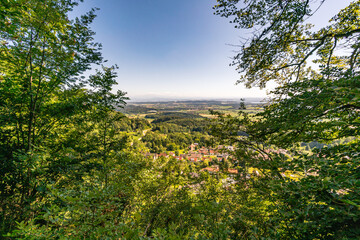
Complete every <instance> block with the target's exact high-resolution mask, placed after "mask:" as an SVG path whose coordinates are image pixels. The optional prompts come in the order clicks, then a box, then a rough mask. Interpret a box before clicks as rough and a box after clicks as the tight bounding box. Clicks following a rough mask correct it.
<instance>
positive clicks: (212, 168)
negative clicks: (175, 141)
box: [143, 143, 238, 174]
mask: <svg viewBox="0 0 360 240" xmlns="http://www.w3.org/2000/svg"><path fill="white" fill-rule="evenodd" d="M188 149H189V150H188V152H187V153H184V154H178V155H176V154H175V153H174V152H167V153H165V152H163V153H160V154H157V153H149V152H147V153H143V155H144V156H145V157H147V158H149V159H152V160H156V159H158V158H160V157H165V158H169V157H173V158H175V159H176V160H179V161H189V162H193V163H202V162H205V163H207V165H209V166H207V167H205V168H203V169H202V171H208V172H209V173H211V174H213V173H216V172H218V171H219V170H220V168H219V165H217V164H211V163H213V162H214V163H215V162H223V161H224V160H228V159H232V158H233V156H232V155H231V152H233V151H234V147H233V146H224V145H219V146H218V147H217V148H210V147H209V148H207V147H201V146H199V144H198V143H193V144H191V145H190V146H189V147H188ZM227 172H228V173H229V174H238V170H237V169H228V170H227Z"/></svg>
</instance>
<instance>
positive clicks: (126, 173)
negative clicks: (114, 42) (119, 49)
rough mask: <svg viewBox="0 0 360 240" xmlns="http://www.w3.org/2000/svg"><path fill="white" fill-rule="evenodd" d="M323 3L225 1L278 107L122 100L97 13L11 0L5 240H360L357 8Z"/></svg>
mask: <svg viewBox="0 0 360 240" xmlns="http://www.w3.org/2000/svg"><path fill="white" fill-rule="evenodd" d="M326 1H327V0H312V1H309V0H292V1H288V0H216V1H215V0H214V3H213V4H214V7H213V11H214V14H215V15H217V16H218V17H219V18H220V17H222V18H226V19H228V20H229V21H230V23H229V24H232V25H234V31H236V29H245V30H246V29H247V30H254V29H256V31H254V32H252V34H251V35H250V37H249V38H248V39H246V40H244V41H243V42H241V45H240V46H239V48H238V51H237V52H236V54H235V56H233V58H232V63H231V65H233V66H235V67H236V70H237V71H238V73H239V80H238V84H244V85H245V86H247V87H248V88H251V87H255V86H258V87H261V88H265V87H266V86H267V84H269V83H270V82H276V83H277V87H276V88H275V89H274V90H273V91H272V92H271V94H270V96H271V100H269V101H268V102H266V103H264V104H249V103H246V102H245V101H241V102H240V103H238V105H237V104H234V103H227V104H225V105H221V104H219V103H218V102H208V103H194V102H191V103H190V102H189V103H176V104H168V105H167V106H168V107H166V106H165V107H164V106H163V105H161V104H157V105H156V104H145V103H144V104H137V105H136V104H134V105H133V107H132V108H125V106H126V105H127V102H128V101H129V98H128V96H127V94H126V93H125V92H124V91H121V90H117V91H115V90H114V89H115V88H116V84H117V77H118V72H117V71H118V67H117V66H116V65H114V66H106V64H107V63H106V61H105V60H104V58H103V56H102V53H101V50H102V45H101V44H100V43H97V42H96V41H95V40H94V36H95V34H96V33H95V32H94V31H93V30H92V29H91V24H92V23H93V21H94V19H95V18H96V12H97V9H92V10H90V11H89V12H87V13H86V14H84V15H82V16H77V17H74V18H70V17H69V14H70V12H72V11H73V9H76V8H77V7H78V5H79V4H81V2H83V1H81V0H41V1H39V0H0V19H1V20H0V238H1V239H34V240H35V239H259V240H260V239H359V236H360V147H359V133H360V81H359V80H360V77H359V70H360V68H359V64H360V54H359V53H360V1H358V0H356V1H353V2H351V3H349V5H348V6H347V7H346V8H344V9H342V10H340V11H339V12H338V13H337V14H336V15H335V16H334V17H333V18H331V19H330V21H329V22H328V25H327V26H324V27H322V28H320V29H314V28H313V25H312V22H311V21H312V18H311V17H312V16H313V15H314V13H315V12H316V11H317V10H318V9H319V8H321V7H322V5H323V4H324V2H326ZM89 70H92V71H91V72H92V74H90V75H87V74H86V73H87V72H89ZM116 89H117V88H116ZM240 97H241V96H240ZM186 104H187V106H186ZM146 105H147V106H146ZM200 105H201V107H200ZM159 106H161V108H160V107H159Z"/></svg>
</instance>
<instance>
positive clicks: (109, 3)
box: [74, 0, 349, 101]
mask: <svg viewBox="0 0 360 240" xmlns="http://www.w3.org/2000/svg"><path fill="white" fill-rule="evenodd" d="M348 3H349V1H348V0H342V1H339V0H328V2H326V3H325V6H323V9H322V10H321V11H320V12H318V13H317V16H315V17H316V18H315V20H316V23H318V25H323V24H326V22H327V20H328V19H329V18H330V17H331V16H333V15H334V14H335V13H336V12H337V11H338V10H339V9H340V8H342V7H344V6H346V5H347V4H348ZM214 4H216V1H215V0H180V1H176V0H85V2H84V3H82V4H80V6H79V7H78V8H77V9H76V10H75V11H74V14H75V15H76V14H80V13H82V12H85V11H87V10H89V9H90V8H92V7H99V8H100V11H98V12H97V15H98V17H97V18H96V19H95V22H94V24H93V25H92V29H93V30H94V31H95V32H96V41H98V42H101V43H102V44H103V51H102V52H103V56H104V58H105V59H107V60H109V61H108V64H109V65H112V64H117V65H118V66H119V70H118V74H119V78H118V83H119V85H118V86H117V88H118V89H121V90H123V91H126V92H128V96H129V97H130V98H131V99H132V100H133V101H134V100H135V101H136V100H138V101H139V100H152V99H214V98H217V99H226V98H234V99H239V98H241V97H245V98H246V97H265V96H266V90H260V89H258V88H252V89H246V88H245V87H243V86H241V85H235V82H236V80H237V79H238V74H237V73H236V71H235V68H234V67H229V63H230V62H231V59H230V57H231V56H233V55H234V54H235V53H234V51H236V48H235V47H233V46H230V45H229V44H237V43H238V41H239V40H238V39H239V37H240V36H241V35H242V36H243V34H244V33H243V32H241V31H239V30H236V29H235V28H234V27H233V26H232V25H231V24H229V20H227V19H224V18H220V17H219V16H215V15H213V10H212V6H213V5H214Z"/></svg>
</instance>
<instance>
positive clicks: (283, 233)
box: [214, 0, 360, 239]
mask: <svg viewBox="0 0 360 240" xmlns="http://www.w3.org/2000/svg"><path fill="white" fill-rule="evenodd" d="M324 2H325V1H323V0H322V1H305V0H304V1H303V0H296V1H277V0H274V1H261V0H260V1H252V0H249V1H232V0H231V1H230V0H229V1H222V0H219V1H217V3H218V4H217V5H216V6H215V7H214V9H215V13H216V14H218V15H221V16H223V17H227V18H230V19H231V22H232V23H233V24H234V25H235V27H236V28H242V29H252V30H254V29H256V30H254V32H253V35H252V36H251V37H250V38H249V39H246V40H245V41H244V42H243V43H242V44H241V46H240V49H239V52H238V54H237V55H236V56H234V58H233V62H232V64H233V65H235V66H236V67H237V70H238V71H239V73H240V75H241V77H240V80H239V81H238V83H240V82H241V83H245V85H246V86H247V87H251V86H260V87H265V86H266V84H267V83H268V82H269V81H276V82H277V83H278V87H277V88H276V89H275V90H274V91H272V95H273V99H272V101H271V102H270V103H269V104H267V106H266V107H265V111H264V112H262V113H259V114H257V115H256V116H255V117H250V116H248V115H247V114H245V113H244V112H242V113H241V117H240V118H237V119H234V118H231V117H225V116H220V117H219V119H218V120H219V121H220V123H221V125H219V126H220V127H219V126H215V128H214V132H215V134H217V135H218V136H219V137H220V138H222V139H223V140H224V141H227V142H231V143H237V144H238V147H239V149H241V150H239V151H238V152H239V156H240V159H246V160H243V161H245V163H244V166H246V167H255V168H258V169H262V171H263V178H262V182H258V183H255V184H254V189H258V191H259V192H262V191H265V192H268V194H269V198H267V200H269V201H271V202H272V204H270V205H271V207H269V209H272V210H269V213H270V216H271V217H270V221H271V222H272V224H274V225H273V226H272V228H273V229H277V230H276V231H278V232H277V233H276V234H275V235H272V236H273V237H275V236H276V237H279V238H304V236H306V237H305V238H306V239H313V238H321V239H322V238H324V239H329V238H334V239H338V238H343V239H353V238H355V237H356V236H358V235H359V228H358V226H359V225H360V224H359V221H360V219H359V217H358V216H359V211H360V208H359V207H360V202H359V194H358V193H359V160H360V158H359V156H358V152H359V147H358V146H359V145H358V141H359V120H360V116H359V110H360V103H359V100H360V92H359V91H358V89H359V87H360V85H359V63H360V62H359V54H358V51H359V44H358V42H359V37H360V35H359V33H360V21H359V16H360V15H359V7H360V1H354V2H352V3H350V4H349V6H347V7H346V8H344V9H342V10H340V11H339V13H338V14H336V15H335V16H334V17H332V18H331V19H330V21H329V25H328V26H325V27H322V28H321V29H319V30H312V27H313V25H312V24H311V19H312V18H311V17H312V16H313V14H314V13H315V12H316V10H317V9H318V8H319V7H321V6H322V5H323V4H324ZM224 129H227V130H226V131H224ZM240 131H242V132H246V136H243V135H242V136H238V134H237V133H238V132H240ZM313 141H315V142H320V143H325V144H327V146H326V147H325V148H318V149H313V150H312V151H311V152H307V151H304V150H303V149H301V148H300V147H299V146H300V145H299V144H303V143H309V142H313ZM288 173H291V174H290V175H288ZM262 184H264V185H262ZM265 189H267V190H269V191H267V190H265ZM320 216H321V217H320ZM275 219H276V221H277V222H276V221H275V222H273V221H274V220H275Z"/></svg>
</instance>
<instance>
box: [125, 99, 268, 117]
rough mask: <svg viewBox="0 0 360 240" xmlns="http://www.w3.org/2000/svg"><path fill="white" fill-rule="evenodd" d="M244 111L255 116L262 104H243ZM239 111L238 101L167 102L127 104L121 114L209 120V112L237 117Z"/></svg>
mask: <svg viewBox="0 0 360 240" xmlns="http://www.w3.org/2000/svg"><path fill="white" fill-rule="evenodd" d="M245 106H246V109H245V110H244V111H246V112H248V113H252V114H255V113H257V112H259V111H262V109H263V106H264V103H260V102H245ZM239 109H240V102H239V101H214V100H211V101H204V100H202V101H167V102H134V103H129V104H128V105H127V106H126V107H125V108H124V109H122V110H121V112H123V113H125V114H126V115H128V116H129V117H140V118H143V117H145V116H147V115H151V114H157V113H164V112H182V113H188V114H196V115H200V116H203V117H207V118H211V117H212V115H211V114H210V111H209V110H214V111H220V112H223V113H226V114H230V115H233V116H235V115H237V114H238V112H239Z"/></svg>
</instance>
